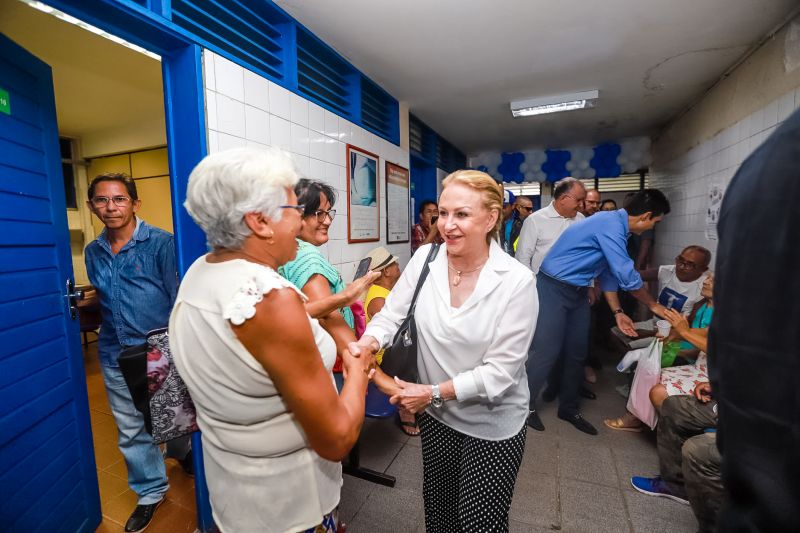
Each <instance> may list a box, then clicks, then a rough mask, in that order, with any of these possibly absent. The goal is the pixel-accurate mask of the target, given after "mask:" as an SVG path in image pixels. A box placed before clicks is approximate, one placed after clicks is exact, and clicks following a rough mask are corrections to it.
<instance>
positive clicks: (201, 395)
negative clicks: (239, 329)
mask: <svg viewBox="0 0 800 533" xmlns="http://www.w3.org/2000/svg"><path fill="white" fill-rule="evenodd" d="M283 288H291V289H293V290H295V291H297V292H298V294H299V295H300V296H301V297H302V298H303V299H304V300H305V296H304V295H303V294H302V293H301V292H300V291H299V290H298V289H297V288H296V287H295V286H294V285H292V284H291V283H290V282H289V281H287V280H285V279H284V278H282V277H281V276H279V275H278V274H277V273H276V272H275V271H274V270H272V269H270V268H268V267H265V266H262V265H259V264H256V263H251V262H249V261H244V260H241V259H236V260H232V261H225V262H222V263H208V262H207V261H206V258H205V257H201V258H200V259H198V260H197V261H195V262H194V264H192V266H191V268H189V271H188V272H187V273H186V276H185V277H184V279H183V282H182V283H181V286H180V290H179V291H178V297H177V300H176V302H175V307H174V308H173V311H172V315H171V316H170V321H169V330H170V347H171V349H172V355H173V357H174V359H175V365H176V367H177V368H178V371H179V372H180V374H181V377H182V378H183V380H184V381H185V382H186V386H187V387H188V389H189V392H190V394H191V395H192V399H193V400H194V403H195V407H196V408H197V423H198V425H199V426H200V429H201V431H202V432H203V456H204V462H205V472H206V478H207V481H208V490H209V495H210V498H211V509H212V512H213V516H214V521H215V522H216V524H217V525H218V526H219V528H220V530H221V531H223V532H224V533H233V532H235V533H249V532H253V533H256V532H258V533H263V532H273V531H274V532H284V531H291V532H297V531H304V530H306V529H308V528H311V527H314V526H316V525H317V524H319V523H320V522H321V521H322V517H323V515H325V514H326V513H329V512H330V511H332V510H333V509H334V508H335V507H336V506H337V505H338V503H339V492H340V490H341V486H342V466H341V464H340V463H334V462H331V461H327V460H325V459H323V458H321V457H320V456H319V455H317V454H316V453H315V452H314V451H313V450H311V448H309V446H308V440H307V439H306V435H305V433H304V432H303V429H302V428H301V427H300V424H299V423H298V422H297V421H296V420H295V417H294V415H293V414H292V413H290V412H288V409H287V407H286V404H285V403H284V402H283V399H282V398H281V395H280V392H279V391H278V390H277V389H276V388H275V385H274V384H273V383H272V380H271V379H270V377H269V375H268V374H267V372H266V371H265V370H264V367H263V366H262V365H261V364H260V363H259V362H258V361H256V359H255V358H253V356H252V355H250V352H248V351H247V349H246V348H245V347H244V346H243V345H242V344H241V342H239V340H238V338H237V337H236V335H235V334H234V332H233V330H232V329H231V325H230V324H231V323H234V324H241V323H243V322H244V321H245V320H247V319H249V318H252V317H253V315H254V314H255V305H256V303H258V302H259V301H261V299H262V297H263V294H266V293H268V292H269V291H271V290H273V289H283ZM309 322H310V323H311V330H312V332H313V333H314V340H315V342H316V345H317V348H318V349H319V352H320V354H321V355H322V360H323V363H324V365H325V367H326V368H327V369H328V370H330V369H331V368H332V367H333V364H334V362H335V360H336V345H335V343H334V341H333V339H332V338H331V336H330V335H328V333H327V332H326V331H325V330H324V329H322V327H321V326H320V325H319V323H318V322H317V320H314V319H312V318H311V317H309ZM265 342H271V343H274V345H275V349H276V350H280V339H265ZM331 387H333V388H334V390H335V387H336V385H335V382H334V380H333V375H331Z"/></svg>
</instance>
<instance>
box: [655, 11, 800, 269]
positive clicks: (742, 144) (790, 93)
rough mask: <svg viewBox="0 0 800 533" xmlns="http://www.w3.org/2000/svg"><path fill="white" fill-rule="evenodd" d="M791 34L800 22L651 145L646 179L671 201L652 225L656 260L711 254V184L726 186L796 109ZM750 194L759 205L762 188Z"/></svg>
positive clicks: (797, 76)
mask: <svg viewBox="0 0 800 533" xmlns="http://www.w3.org/2000/svg"><path fill="white" fill-rule="evenodd" d="M793 32H795V33H793ZM796 32H800V22H799V21H795V22H793V23H790V24H788V25H787V26H785V27H784V28H783V29H782V30H780V31H779V32H777V33H776V34H775V35H774V36H773V37H772V38H770V39H769V40H767V41H766V42H765V43H764V44H763V45H762V46H761V47H760V48H759V49H758V50H756V51H755V52H754V53H753V54H752V55H751V56H750V57H749V58H747V60H746V61H744V62H743V63H742V64H741V65H739V66H738V67H737V68H736V69H735V70H733V71H732V72H731V73H730V75H729V76H728V77H727V78H725V79H724V80H722V81H720V82H719V83H718V84H717V85H716V86H715V87H714V88H713V89H711V90H710V91H709V92H708V93H707V94H706V95H705V97H704V98H703V99H702V100H700V101H699V102H698V103H697V104H696V105H695V106H694V107H693V108H691V109H690V110H689V111H688V112H687V113H685V114H684V115H683V116H681V117H680V118H678V119H677V120H676V121H674V122H673V123H672V124H670V125H669V126H668V127H667V128H666V129H665V130H664V131H663V132H662V134H661V135H660V136H659V138H658V139H657V140H656V141H655V142H654V143H653V160H654V162H653V165H652V166H651V184H652V186H653V187H656V188H659V189H661V190H662V191H664V192H665V193H666V194H667V195H668V197H669V199H670V202H671V205H672V213H671V214H670V215H669V216H668V217H666V218H665V219H664V221H663V222H662V223H660V224H659V227H658V229H657V230H656V262H657V264H668V263H672V262H673V260H674V257H675V256H676V255H677V254H678V253H679V252H680V250H681V249H682V248H683V247H684V246H687V245H689V244H700V245H702V246H705V247H707V248H708V249H710V250H711V251H712V253H713V252H716V247H717V241H716V240H715V239H713V238H712V239H709V238H708V237H707V235H706V217H707V213H708V207H709V192H710V190H711V188H712V187H715V186H718V187H719V188H720V189H721V190H723V191H724V189H725V188H726V187H727V185H728V183H729V182H730V180H731V178H732V177H733V176H734V174H735V173H736V170H737V169H738V168H739V166H740V165H741V163H742V162H743V161H744V160H745V159H747V157H748V156H749V155H750V154H751V153H752V152H753V151H754V150H755V149H756V148H757V147H758V146H760V145H761V144H762V143H763V142H764V141H765V140H766V139H767V137H769V135H770V134H771V133H772V132H773V131H774V130H775V128H776V127H778V126H779V125H780V124H781V123H782V122H783V121H784V120H785V119H786V118H787V117H788V116H789V115H790V114H791V113H792V112H793V111H794V110H795V109H798V108H800V68H795V69H791V67H790V66H789V65H791V64H792V63H793V61H791V54H792V51H791V44H792V43H791V39H793V38H795V35H797V33H796ZM798 164H800V162H798ZM752 194H753V202H757V201H758V199H759V192H758V191H752Z"/></svg>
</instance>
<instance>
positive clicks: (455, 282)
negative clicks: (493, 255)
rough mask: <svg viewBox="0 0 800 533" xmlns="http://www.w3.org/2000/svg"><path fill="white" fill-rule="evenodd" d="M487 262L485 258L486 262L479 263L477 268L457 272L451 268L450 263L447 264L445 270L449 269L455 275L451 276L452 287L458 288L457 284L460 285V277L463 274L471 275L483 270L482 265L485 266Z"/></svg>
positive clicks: (487, 259)
mask: <svg viewBox="0 0 800 533" xmlns="http://www.w3.org/2000/svg"><path fill="white" fill-rule="evenodd" d="M488 261H489V258H488V257H487V258H486V261H484V262H483V263H481V265H480V266H479V267H478V268H473V269H472V270H457V269H455V268H453V267H451V266H450V262H448V263H447V268H449V269H450V270H452V271H453V272H455V273H456V275H455V276H453V280H452V282H451V283H452V284H453V287H458V284H459V283H461V276H462V275H463V274H472V273H473V272H477V271H478V270H480V269H482V268H483V266H484V265H485V264H486V263H487V262H488Z"/></svg>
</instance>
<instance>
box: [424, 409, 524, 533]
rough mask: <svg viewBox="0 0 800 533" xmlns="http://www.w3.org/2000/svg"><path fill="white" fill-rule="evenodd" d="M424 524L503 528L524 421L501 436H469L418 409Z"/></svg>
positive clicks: (443, 532) (437, 531)
mask: <svg viewBox="0 0 800 533" xmlns="http://www.w3.org/2000/svg"><path fill="white" fill-rule="evenodd" d="M419 428H420V437H421V439H422V442H421V443H422V464H423V481H422V496H423V499H424V501H425V530H426V531H427V532H428V533H459V532H460V533H472V532H473V531H482V532H483V531H485V532H498V533H499V532H507V531H508V510H509V509H510V508H511V499H512V498H513V496H514V484H515V483H516V481H517V473H518V472H519V467H520V465H521V464H522V454H523V452H524V451H525V437H526V429H527V428H526V427H525V426H523V428H522V430H521V431H520V432H519V433H517V434H516V435H514V436H513V437H511V438H508V439H505V440H498V441H493V440H485V439H479V438H476V437H470V436H469V435H465V434H463V433H461V432H459V431H456V430H455V429H453V428H451V427H449V426H446V425H444V424H442V423H441V422H439V421H438V420H436V419H435V418H433V417H432V416H429V415H428V414H426V413H422V414H421V415H420V416H419Z"/></svg>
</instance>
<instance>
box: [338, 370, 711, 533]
mask: <svg viewBox="0 0 800 533" xmlns="http://www.w3.org/2000/svg"><path fill="white" fill-rule="evenodd" d="M603 358H604V360H606V361H607V362H606V364H605V366H604V370H603V371H601V372H600V375H599V380H598V383H597V384H596V385H594V386H592V387H591V388H592V389H593V390H594V391H595V392H596V393H597V400H594V401H591V400H585V401H584V404H583V413H584V415H585V417H586V418H587V419H588V420H589V421H591V422H592V423H593V424H594V425H595V426H596V427H597V428H598V429H599V431H600V434H599V435H598V436H595V437H592V436H589V435H586V434H584V433H581V432H579V431H578V430H576V429H574V428H573V427H572V426H571V425H570V424H567V423H566V422H563V421H561V420H559V419H558V418H556V415H555V411H556V405H555V404H543V405H542V406H541V407H542V408H541V417H542V421H543V422H544V425H545V428H546V430H545V431H544V432H538V431H534V430H531V429H529V430H528V437H527V443H526V445H525V456H524V459H523V462H522V467H521V470H520V473H519V476H518V478H517V485H516V489H515V491H514V500H513V502H512V505H511V513H510V519H511V523H510V530H511V531H512V532H520V533H521V532H544V531H565V532H592V533H599V532H613V533H619V532H643V533H644V532H647V533H658V532H665V533H666V532H670V533H679V532H684V531H685V532H694V531H696V530H697V521H696V520H695V518H694V515H693V514H692V511H691V508H690V507H689V506H687V505H681V504H679V503H676V502H673V501H671V500H667V499H664V498H654V497H651V496H646V495H644V494H640V493H638V492H636V491H634V490H633V489H632V488H631V485H630V477H631V476H632V475H652V474H657V473H658V460H657V457H656V450H655V435H654V434H653V433H651V432H649V431H648V432H646V433H638V434H637V433H629V432H622V431H614V430H611V429H608V428H606V427H605V426H604V425H603V422H602V419H603V418H604V417H608V416H612V415H613V416H617V415H620V414H622V413H623V412H624V409H625V399H624V398H622V396H620V395H619V394H618V393H617V392H616V391H615V390H614V387H615V386H617V385H620V384H623V383H625V382H626V379H625V377H624V376H622V375H620V374H618V373H617V372H616V370H615V369H614V366H613V364H616V362H617V361H616V360H613V356H612V355H610V354H604V357H603ZM361 450H362V464H363V465H364V466H366V467H369V468H373V469H375V470H379V471H382V472H387V473H388V474H391V475H393V476H395V477H396V478H397V483H396V485H395V487H394V488H387V487H382V486H378V485H375V484H372V483H368V482H366V481H362V480H360V479H356V478H352V477H350V476H344V487H343V489H342V498H341V505H340V512H341V516H342V520H343V521H344V522H345V523H346V524H347V533H362V532H363V533H379V532H395V531H412V532H413V531H417V532H423V531H425V524H424V514H423V506H422V456H421V453H420V444H419V438H417V437H414V438H410V437H406V436H405V435H404V434H403V433H402V432H401V431H400V430H399V429H398V428H397V427H396V426H395V425H394V424H393V423H392V422H391V421H390V420H369V421H368V422H367V423H366V424H365V427H364V430H363V433H362V445H361Z"/></svg>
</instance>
